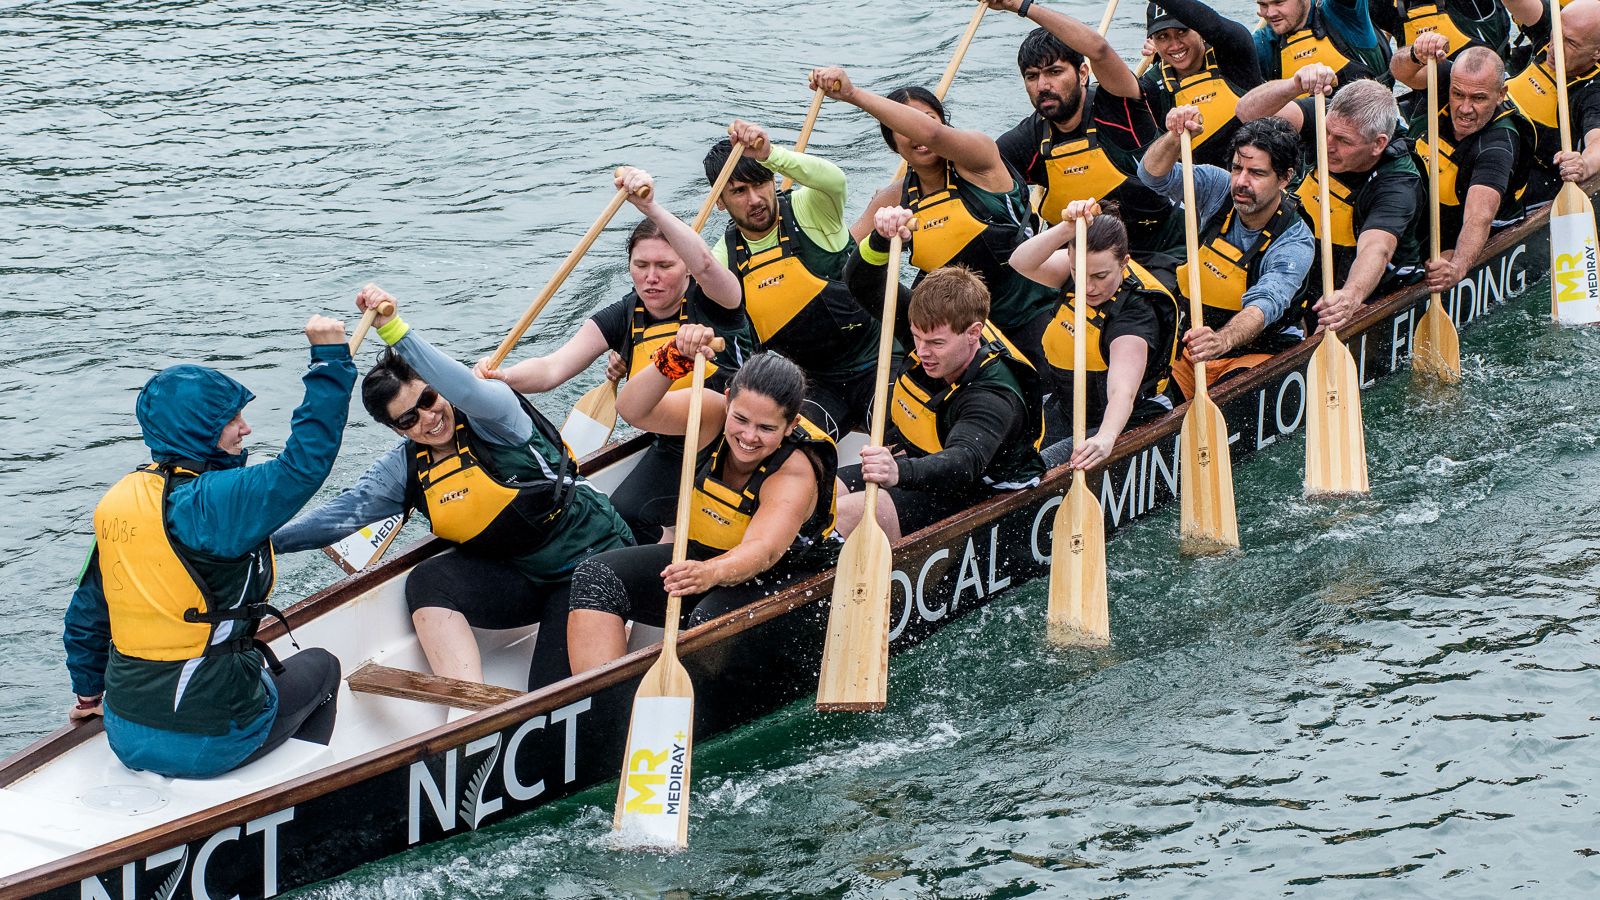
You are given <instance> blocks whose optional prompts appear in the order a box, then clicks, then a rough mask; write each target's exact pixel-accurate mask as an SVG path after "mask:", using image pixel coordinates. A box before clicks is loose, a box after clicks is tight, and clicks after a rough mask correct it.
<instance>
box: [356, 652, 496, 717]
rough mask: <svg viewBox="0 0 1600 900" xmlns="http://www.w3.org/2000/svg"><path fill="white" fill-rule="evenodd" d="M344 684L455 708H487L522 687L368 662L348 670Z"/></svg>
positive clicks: (365, 690)
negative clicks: (503, 685)
mask: <svg viewBox="0 0 1600 900" xmlns="http://www.w3.org/2000/svg"><path fill="white" fill-rule="evenodd" d="M345 684H348V685H349V686H350V690H352V691H355V692H356V693H358V694H377V695H378V696H380V697H398V698H400V699H401V700H415V701H417V702H419V703H437V704H439V705H440V706H449V707H453V708H455V709H471V710H479V709H488V708H489V707H491V706H499V705H500V704H502V703H505V702H506V701H507V700H515V699H517V698H518V697H521V696H523V693H522V692H521V691H514V690H512V689H511V688H504V687H500V686H499V685H497V684H479V683H477V682H475V681H462V680H461V679H459V678H446V677H444V676H443V675H429V674H427V673H424V672H413V671H412V670H410V669H395V668H391V667H389V666H380V665H378V664H377V663H370V662H369V663H367V664H366V665H364V666H362V667H361V668H359V669H357V670H355V671H354V672H351V673H350V674H349V676H347V677H346V678H345Z"/></svg>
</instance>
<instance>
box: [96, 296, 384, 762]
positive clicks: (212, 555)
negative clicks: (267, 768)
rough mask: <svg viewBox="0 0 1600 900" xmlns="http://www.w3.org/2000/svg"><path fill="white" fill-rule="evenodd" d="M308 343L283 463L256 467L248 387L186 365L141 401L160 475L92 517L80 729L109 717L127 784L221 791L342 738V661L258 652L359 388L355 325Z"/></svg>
mask: <svg viewBox="0 0 1600 900" xmlns="http://www.w3.org/2000/svg"><path fill="white" fill-rule="evenodd" d="M305 333H306V337H307V338H308V339H309V340H310V342H311V367H310V369H309V370H308V371H307V372H306V374H305V377H304V379H303V380H304V382H305V389H306V392H305V399H304V400H302V401H301V403H300V406H299V408H298V409H296V410H295V412H294V419H293V423H292V425H291V429H290V434H289V440H288V443H286V444H285V445H284V449H283V453H282V454H280V455H279V456H278V457H277V458H276V459H274V460H271V461H269V462H266V463H263V464H261V465H257V466H250V467H249V468H246V467H245V459H246V451H245V449H244V439H245V438H246V437H247V436H248V435H249V434H250V426H249V425H248V424H246V423H245V420H244V413H243V409H244V406H245V404H247V403H249V402H250V401H251V400H252V399H254V395H253V394H251V393H250V391H248V390H246V389H245V387H244V385H242V384H240V383H239V382H237V381H234V380H233V379H232V378H229V377H228V376H226V375H224V374H222V373H221V372H218V371H216V370H214V369H208V368H205V367H203V366H195V365H179V366H172V367H170V368H167V369H163V370H162V371H160V372H158V373H156V375H155V376H154V377H152V378H151V379H150V380H149V381H148V382H146V384H145V386H144V388H143V389H142V390H140V391H139V399H138V401H137V403H136V405H135V413H136V414H137V416H138V419H139V427H140V429H141V432H142V435H143V438H144V442H145V444H146V446H148V447H149V448H150V458H151V460H152V462H150V463H148V464H146V465H143V466H140V467H139V468H138V469H137V470H135V471H134V472H132V473H130V474H128V475H126V476H124V477H123V478H122V480H121V481H119V482H117V484H116V485H114V486H113V487H112V488H111V490H110V491H108V492H107V493H106V495H105V497H103V498H102V499H101V501H100V503H99V504H98V505H97V506H96V507H95V511H94V526H95V547H94V551H93V552H92V553H91V555H90V557H89V561H88V563H87V565H86V566H85V567H84V571H83V574H82V575H81V576H80V580H79V584H78V588H77V590H76V591H75V592H74V593H73V595H72V601H71V603H70V604H69V605H68V606H67V612H66V631H65V636H64V640H65V643H66V647H67V670H68V672H69V674H70V675H71V678H72V689H73V691H74V692H76V694H77V695H78V699H77V703H76V704H75V705H74V706H73V707H72V708H71V711H70V716H71V718H73V719H80V718H84V717H86V716H91V715H95V714H100V713H103V714H104V716H105V726H106V737H107V739H108V740H109V742H110V744H111V749H112V751H113V752H115V753H116V755H117V758H118V759H120V760H122V762H123V764H124V765H126V766H128V767H129V768H130V769H144V770H148V771H151V772H156V773H158V774H161V775H167V776H171V777H174V778H209V777H213V776H216V775H221V774H223V773H225V772H229V771H232V770H233V769H236V768H238V767H239V766H241V765H244V764H245V763H247V762H251V761H253V760H255V759H257V758H259V757H261V756H263V755H265V754H266V753H267V752H268V751H269V750H272V749H273V748H275V747H277V746H279V745H281V744H282V743H283V742H284V741H287V740H288V739H289V738H291V737H299V738H302V739H304V740H309V741H312V742H315V743H320V744H326V743H327V742H328V740H329V738H330V737H331V736H332V734H333V724H334V716H335V704H334V697H335V695H336V693H337V690H338V686H339V677H340V671H339V661H338V659H336V658H335V657H334V656H333V654H331V653H329V652H327V651H326V650H323V649H320V648H312V649H309V650H304V651H301V652H299V653H296V654H294V655H293V656H291V657H289V658H288V659H285V660H283V661H282V662H279V661H278V660H276V659H275V658H273V656H272V654H271V651H269V650H267V649H266V645H265V644H263V643H259V642H257V641H256V640H255V634H256V629H257V627H258V626H259V625H260V621H261V618H262V616H263V615H265V614H267V613H269V612H272V610H271V608H270V607H268V606H267V602H266V601H267V597H268V595H269V594H270V593H271V592H272V584H273V578H274V574H275V569H274V565H273V554H272V542H271V535H272V532H273V531H274V530H275V529H277V528H278V527H279V526H281V525H283V524H284V523H285V522H287V521H289V519H290V518H292V517H293V516H294V514H295V513H297V512H299V511H300V508H301V507H302V506H304V505H305V504H306V502H307V501H309V500H310V499H311V497H312V495H313V494H315V493H316V491H317V489H318V488H320V487H321V486H322V482H323V480H324V479H326V478H327V477H328V473H329V471H330V470H331V469H332V468H333V462H334V459H335V458H336V457H337V456H338V454H339V442H340V438H341V436H342V435H343V433H344V426H345V419H346V417H347V416H348V414H349V405H350V399H349V398H350V390H351V388H352V387H353V386H354V385H355V378H356V368H355V364H354V363H353V362H352V361H351V359H350V350H349V347H348V346H347V344H346V343H345V332H344V323H343V322H340V321H338V320H336V319H330V318H327V317H324V316H312V317H311V320H310V321H309V322H307V323H306V328H305Z"/></svg>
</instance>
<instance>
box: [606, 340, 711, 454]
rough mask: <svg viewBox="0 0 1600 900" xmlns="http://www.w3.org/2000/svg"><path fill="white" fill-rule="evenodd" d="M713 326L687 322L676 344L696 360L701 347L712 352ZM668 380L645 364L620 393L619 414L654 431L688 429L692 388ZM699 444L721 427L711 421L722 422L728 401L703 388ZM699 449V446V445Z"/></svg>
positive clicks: (631, 422)
mask: <svg viewBox="0 0 1600 900" xmlns="http://www.w3.org/2000/svg"><path fill="white" fill-rule="evenodd" d="M712 337H713V334H712V331H711V328H710V327H708V326H705V325H693V324H684V325H682V326H680V327H679V328H678V336H677V338H676V339H675V340H674V344H673V345H674V346H676V347H677V349H678V352H679V353H681V354H682V355H683V356H686V357H689V358H690V359H693V357H694V354H695V353H699V352H701V351H702V350H704V351H705V354H706V355H707V356H710V355H711V348H710V341H711V338H712ZM671 388H672V379H669V378H668V377H667V376H666V375H665V374H663V373H662V371H661V370H660V369H658V368H657V367H656V366H654V365H649V366H646V367H644V368H643V369H641V370H640V371H639V374H637V375H635V376H633V377H632V378H629V379H628V383H627V385H625V386H624V387H623V388H622V391H621V392H620V393H619V394H617V415H619V416H621V417H622V420H623V421H624V422H627V423H628V424H629V425H632V426H633V427H635V428H637V429H639V430H640V431H648V432H650V433H652V434H683V433H684V432H686V431H687V430H688V428H689V398H690V396H691V395H692V394H693V388H690V389H688V390H681V391H674V390H671ZM700 396H701V407H700V446H701V447H704V446H705V445H707V444H709V443H711V440H712V438H714V437H716V435H717V433H718V432H719V431H720V430H721V429H720V428H718V427H714V426H712V425H711V424H709V423H717V422H721V421H722V418H723V415H724V413H725V411H726V400H725V399H724V398H723V396H722V395H721V394H719V393H717V392H716V391H713V390H710V389H708V388H702V389H701V392H700ZM697 449H698V448H697Z"/></svg>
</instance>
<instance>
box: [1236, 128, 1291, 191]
mask: <svg viewBox="0 0 1600 900" xmlns="http://www.w3.org/2000/svg"><path fill="white" fill-rule="evenodd" d="M1240 147H1254V148H1256V149H1257V150H1262V151H1265V152H1266V154H1267V158H1269V159H1271V160H1272V171H1274V172H1277V173H1278V177H1279V178H1288V177H1289V173H1290V172H1291V171H1293V170H1294V168H1295V166H1298V165H1299V164H1300V133H1299V132H1297V131H1295V130H1294V128H1293V127H1291V126H1290V125H1289V123H1288V122H1285V121H1284V120H1283V119H1280V118H1278V117H1277V116H1268V117H1266V118H1265V119H1256V120H1255V121H1253V122H1246V123H1244V124H1243V125H1241V126H1239V130H1238V131H1235V132H1234V133H1233V140H1232V141H1230V142H1229V143H1228V160H1229V165H1232V161H1233V155H1234V154H1235V153H1237V152H1238V151H1239V148H1240Z"/></svg>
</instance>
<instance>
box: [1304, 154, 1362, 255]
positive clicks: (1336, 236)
mask: <svg viewBox="0 0 1600 900" xmlns="http://www.w3.org/2000/svg"><path fill="white" fill-rule="evenodd" d="M1294 192H1295V195H1296V196H1298V197H1299V198H1300V205H1301V206H1302V207H1303V208H1304V209H1305V211H1306V216H1307V217H1309V218H1310V219H1311V231H1312V233H1313V234H1315V235H1316V236H1317V240H1321V239H1322V189H1321V183H1320V182H1319V181H1318V180H1317V172H1316V170H1315V169H1312V170H1311V171H1310V172H1307V173H1306V177H1305V178H1304V179H1302V180H1301V182H1300V186H1299V187H1297V188H1295V191H1294ZM1328 206H1329V209H1328V221H1329V223H1330V224H1331V225H1332V226H1333V248H1334V253H1338V252H1339V250H1340V248H1348V249H1349V250H1352V251H1353V250H1355V247H1356V207H1355V194H1354V192H1352V191H1351V190H1350V188H1349V187H1347V186H1346V185H1345V183H1344V182H1342V181H1340V180H1339V177H1338V175H1336V174H1334V173H1332V172H1329V173H1328Z"/></svg>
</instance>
